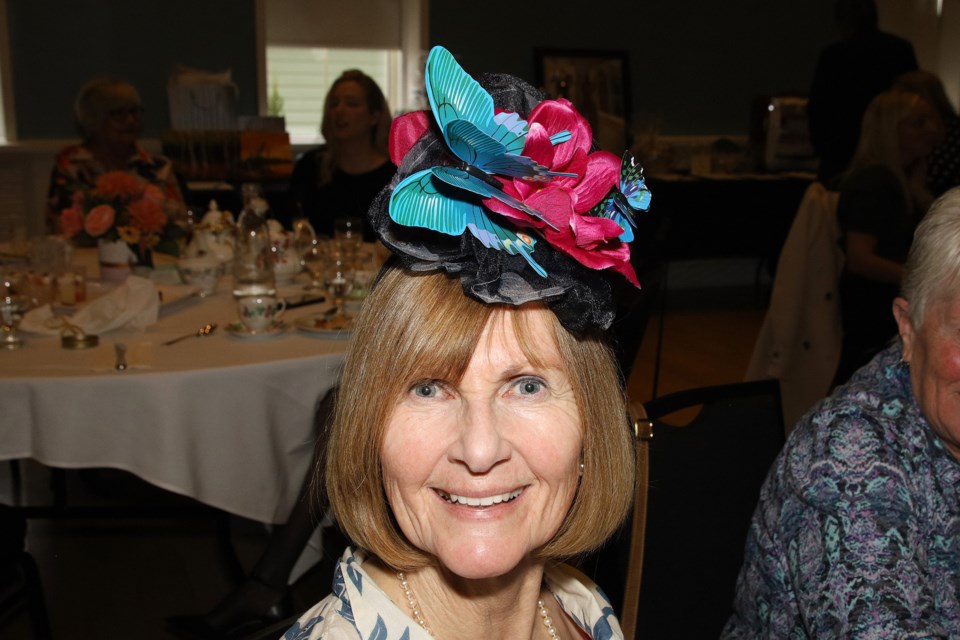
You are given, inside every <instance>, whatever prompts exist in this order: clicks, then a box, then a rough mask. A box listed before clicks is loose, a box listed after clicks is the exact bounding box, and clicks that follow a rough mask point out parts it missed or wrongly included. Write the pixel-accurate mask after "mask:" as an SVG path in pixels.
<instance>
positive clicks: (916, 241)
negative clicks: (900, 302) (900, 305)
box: [900, 187, 960, 330]
mask: <svg viewBox="0 0 960 640" xmlns="http://www.w3.org/2000/svg"><path fill="white" fill-rule="evenodd" d="M958 287H960V187H954V188H953V189H951V190H950V191H947V192H946V193H945V194H943V195H942V196H940V197H939V198H937V200H936V201H934V203H933V204H932V205H931V206H930V210H929V211H927V214H926V215H925V216H924V217H923V220H922V221H921V222H920V224H919V225H918V226H917V230H916V231H915V232H914V234H913V244H912V245H910V253H909V255H908V256H907V262H906V264H905V265H904V267H903V278H902V280H901V286H900V292H901V295H902V296H903V297H904V298H906V299H907V301H908V302H909V303H910V310H909V315H910V324H912V325H913V327H914V329H916V330H919V329H920V327H921V326H923V317H924V314H925V313H926V311H927V309H928V308H929V307H930V305H931V304H933V303H935V302H940V301H943V300H949V299H955V298H956V297H957V295H958V291H960V289H958Z"/></svg>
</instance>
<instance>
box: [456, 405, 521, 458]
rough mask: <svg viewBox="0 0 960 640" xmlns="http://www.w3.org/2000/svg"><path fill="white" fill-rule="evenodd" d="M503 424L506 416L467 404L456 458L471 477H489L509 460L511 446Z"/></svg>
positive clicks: (486, 407)
mask: <svg viewBox="0 0 960 640" xmlns="http://www.w3.org/2000/svg"><path fill="white" fill-rule="evenodd" d="M502 422H503V419H502V416H499V415H498V412H497V410H496V408H495V407H493V406H491V405H490V404H489V403H485V402H479V403H477V402H474V403H466V404H465V406H464V408H463V412H462V415H461V418H460V427H459V428H460V437H459V438H458V440H457V443H456V445H455V446H454V449H453V451H452V454H453V457H454V458H455V459H457V460H459V461H461V462H462V463H463V464H465V465H466V466H467V468H468V469H469V470H470V472H471V473H485V472H487V471H489V470H490V469H492V468H493V467H494V466H495V465H496V464H497V463H498V462H501V461H503V460H506V459H507V458H508V457H509V455H510V445H509V442H508V441H507V440H505V439H504V438H503V437H502V432H501V429H502V427H503V424H502Z"/></svg>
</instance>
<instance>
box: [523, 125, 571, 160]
mask: <svg viewBox="0 0 960 640" xmlns="http://www.w3.org/2000/svg"><path fill="white" fill-rule="evenodd" d="M561 146H562V145H561ZM554 150H555V147H554V146H553V143H552V142H550V134H549V133H547V130H546V129H545V128H544V127H543V125H541V124H539V123H536V122H535V123H533V124H531V125H530V130H529V131H528V132H527V139H526V141H525V142H524V143H523V155H525V156H527V157H528V158H531V159H532V160H535V161H536V162H537V163H539V164H542V165H543V166H545V167H550V166H553V164H554V161H553V157H554V153H555V151H554Z"/></svg>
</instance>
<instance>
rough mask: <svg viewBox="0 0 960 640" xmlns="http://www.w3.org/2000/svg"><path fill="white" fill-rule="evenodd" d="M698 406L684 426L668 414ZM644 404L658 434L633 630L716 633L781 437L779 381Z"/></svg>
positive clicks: (691, 637)
mask: <svg viewBox="0 0 960 640" xmlns="http://www.w3.org/2000/svg"><path fill="white" fill-rule="evenodd" d="M696 406H702V409H701V410H700V412H699V413H698V414H697V415H696V416H695V417H694V418H693V419H692V420H691V421H690V422H689V424H687V425H686V426H673V425H671V424H667V423H666V422H664V421H663V418H666V417H668V416H669V415H670V414H673V413H676V412H677V411H681V410H685V409H689V408H692V407H696ZM645 408H646V411H647V416H648V418H649V419H650V420H652V421H653V437H652V439H650V440H649V442H648V445H647V446H649V484H648V488H647V511H646V513H647V516H646V534H645V537H644V550H643V567H642V580H641V585H640V596H639V604H638V613H637V621H636V637H638V638H656V639H658V640H661V639H670V638H678V639H681V638H682V639H683V640H697V639H699V638H710V639H713V638H717V637H719V635H720V631H721V630H722V628H723V625H724V623H725V622H726V620H727V618H728V617H729V616H730V614H731V613H732V603H733V597H734V589H735V586H736V580H737V574H738V573H739V571H740V565H741V564H742V563H743V548H744V542H745V540H746V534H747V529H748V527H749V524H750V519H751V517H752V514H753V511H754V508H755V506H756V503H757V498H758V496H759V493H760V487H761V485H762V484H763V481H764V479H765V478H766V475H767V472H768V471H769V469H770V466H771V464H772V463H773V460H774V458H775V457H776V456H777V453H778V452H779V451H780V449H781V447H782V446H783V443H784V428H783V418H782V416H783V412H782V410H781V405H780V387H779V382H778V381H776V380H763V381H759V382H744V383H736V384H729V385H721V386H714V387H704V388H700V389H690V390H687V391H681V392H677V393H673V394H669V395H666V396H663V397H660V398H656V399H654V400H651V401H650V402H648V403H646V404H645ZM631 568H632V567H631Z"/></svg>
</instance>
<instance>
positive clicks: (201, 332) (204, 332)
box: [163, 322, 217, 346]
mask: <svg viewBox="0 0 960 640" xmlns="http://www.w3.org/2000/svg"><path fill="white" fill-rule="evenodd" d="M216 330H217V323H216V322H214V323H211V324H205V325H203V326H202V327H200V328H199V329H197V330H196V331H194V332H193V333H188V334H187V335H185V336H180V337H179V338H174V339H173V340H167V341H166V342H164V343H163V346H167V345H170V344H176V343H177V342H180V341H181V340H186V339H187V338H193V337H197V338H202V337H203V336H208V335H210V334H211V333H213V332H214V331H216Z"/></svg>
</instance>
